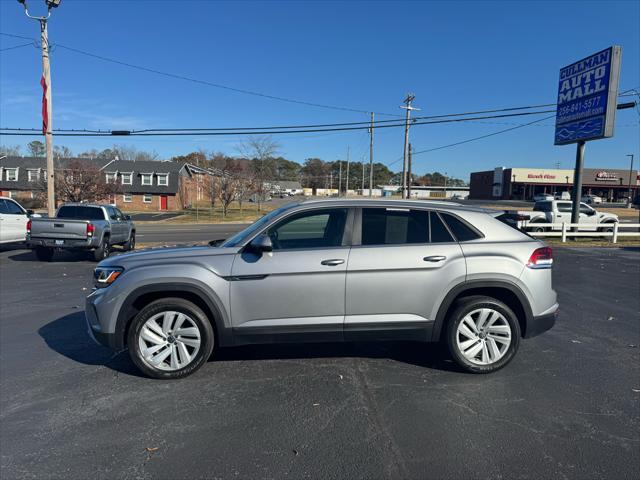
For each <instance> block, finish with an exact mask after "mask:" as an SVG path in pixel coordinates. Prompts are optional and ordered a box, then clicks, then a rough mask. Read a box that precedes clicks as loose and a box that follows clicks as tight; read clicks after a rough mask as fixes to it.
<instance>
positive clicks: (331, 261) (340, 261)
mask: <svg viewBox="0 0 640 480" xmlns="http://www.w3.org/2000/svg"><path fill="white" fill-rule="evenodd" d="M343 263H344V260H343V259H341V258H330V259H329V260H322V261H321V262H320V264H322V265H329V266H330V267H335V266H336V265H341V264H343Z"/></svg>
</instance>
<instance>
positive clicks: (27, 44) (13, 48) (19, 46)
mask: <svg viewBox="0 0 640 480" xmlns="http://www.w3.org/2000/svg"><path fill="white" fill-rule="evenodd" d="M29 46H31V47H32V46H34V45H33V42H29V43H23V44H21V45H14V46H13V47H6V48H0V52H6V51H7V50H15V49H16V48H23V47H29ZM36 48H38V47H36Z"/></svg>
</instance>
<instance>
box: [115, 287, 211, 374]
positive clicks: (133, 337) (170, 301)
mask: <svg viewBox="0 0 640 480" xmlns="http://www.w3.org/2000/svg"><path fill="white" fill-rule="evenodd" d="M163 311H175V312H180V313H184V314H185V315H187V316H188V317H189V318H190V319H191V320H192V321H193V322H194V323H195V325H196V326H197V328H198V330H199V331H200V348H199V349H198V352H197V353H196V355H195V357H194V358H193V359H192V360H191V361H190V363H188V364H187V365H186V366H185V367H183V368H181V369H179V370H172V371H167V370H162V369H159V368H156V367H153V366H151V365H150V364H148V363H147V362H146V361H145V360H144V358H143V356H142V353H141V352H140V348H139V346H138V345H139V339H140V334H141V331H142V327H143V326H144V324H145V322H146V321H147V320H149V319H150V318H151V317H153V316H154V315H157V314H158V313H162V312H163ZM214 344H215V335H214V331H213V327H212V326H211V322H210V321H209V318H208V317H207V315H206V314H205V313H204V312H203V311H202V309H200V308H199V307H198V306H197V305H194V304H193V303H191V302H189V301H188V300H184V299H182V298H165V299H161V300H156V301H155V302H151V303H150V304H149V305H147V306H146V307H144V308H143V309H142V310H141V311H140V312H139V313H138V315H136V317H135V318H134V319H133V320H132V322H131V325H130V326H129V331H128V334H127V347H128V349H129V356H130V357H131V360H132V361H133V363H134V364H135V365H136V367H138V368H139V369H140V371H141V372H142V373H144V374H145V375H147V376H149V377H151V378H158V379H161V380H171V379H177V378H183V377H186V376H188V375H191V374H192V373H194V372H195V371H196V370H198V369H199V368H200V367H202V365H204V364H205V363H206V361H207V360H208V359H209V357H210V356H211V353H212V352H213V347H214Z"/></svg>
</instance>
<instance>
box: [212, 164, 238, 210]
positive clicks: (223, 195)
mask: <svg viewBox="0 0 640 480" xmlns="http://www.w3.org/2000/svg"><path fill="white" fill-rule="evenodd" d="M217 169H218V170H219V171H220V175H219V176H218V177H216V178H215V183H216V186H215V193H216V197H217V198H218V200H220V204H221V205H222V216H223V217H226V216H227V214H228V212H229V205H231V203H232V202H233V201H234V200H236V199H237V197H238V191H239V188H240V185H241V183H242V181H241V178H242V177H241V176H240V172H241V170H242V168H241V167H240V165H239V164H238V161H237V160H235V159H234V158H231V157H226V158H225V160H224V163H222V161H221V159H218V167H217Z"/></svg>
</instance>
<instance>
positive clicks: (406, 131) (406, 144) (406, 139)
mask: <svg viewBox="0 0 640 480" xmlns="http://www.w3.org/2000/svg"><path fill="white" fill-rule="evenodd" d="M415 98H416V97H415V95H414V94H412V93H408V94H407V98H405V99H404V103H405V105H406V106H400V108H403V109H405V110H406V111H407V115H406V117H405V122H404V162H403V164H402V198H407V190H406V188H407V166H408V162H409V119H410V118H411V110H420V109H419V108H415V107H412V106H411V102H413V100H414V99H415Z"/></svg>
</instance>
